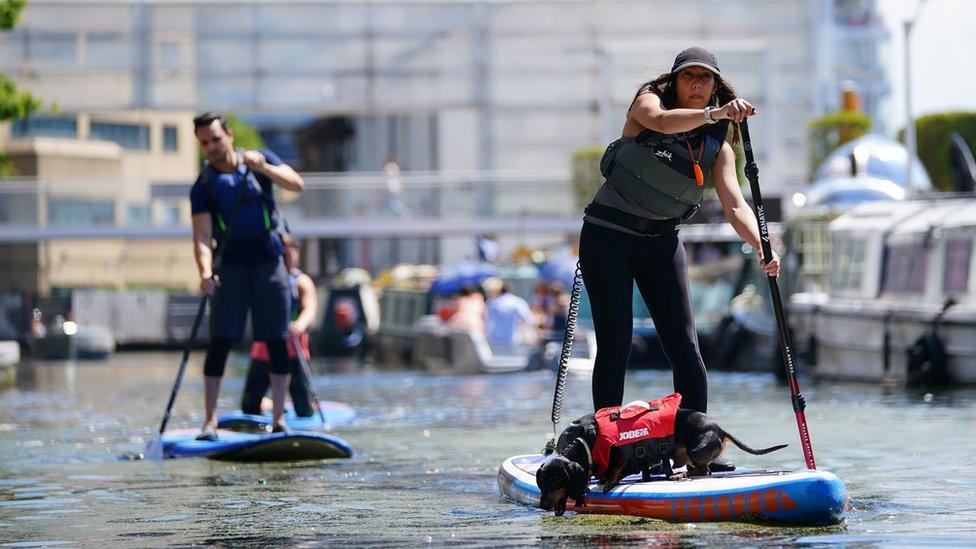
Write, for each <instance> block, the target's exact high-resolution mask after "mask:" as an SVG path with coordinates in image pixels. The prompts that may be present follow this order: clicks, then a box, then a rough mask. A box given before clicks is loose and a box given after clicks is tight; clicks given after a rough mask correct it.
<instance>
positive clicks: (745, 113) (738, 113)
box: [712, 97, 758, 123]
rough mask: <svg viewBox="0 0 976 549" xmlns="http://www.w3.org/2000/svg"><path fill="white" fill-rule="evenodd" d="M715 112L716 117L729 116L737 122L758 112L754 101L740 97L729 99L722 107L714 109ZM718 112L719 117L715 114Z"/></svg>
mask: <svg viewBox="0 0 976 549" xmlns="http://www.w3.org/2000/svg"><path fill="white" fill-rule="evenodd" d="M713 113H714V114H713V115H712V116H713V117H715V118H720V119H721V118H728V119H729V120H731V121H733V122H736V123H738V122H742V121H743V120H745V119H746V118H747V117H750V116H755V115H756V114H758V112H757V111H756V108H755V107H753V106H752V103H750V102H748V101H746V100H745V99H742V98H739V97H736V98H735V99H733V100H732V101H729V102H728V103H726V104H725V105H724V106H723V107H722V108H720V109H718V110H716V111H713ZM716 114H717V115H718V116H717V117H716V116H715V115H716Z"/></svg>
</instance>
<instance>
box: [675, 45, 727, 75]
mask: <svg viewBox="0 0 976 549" xmlns="http://www.w3.org/2000/svg"><path fill="white" fill-rule="evenodd" d="M686 67H705V68H706V69H708V70H710V71H712V72H714V73H715V74H722V72H721V71H720V70H718V61H716V60H715V56H714V55H712V54H711V52H709V51H708V50H706V49H705V48H699V47H697V46H696V47H693V48H688V49H686V50H684V51H682V52H681V53H679V54H678V56H677V57H675V58H674V66H673V67H671V74H674V73H676V72H678V71H680V70H681V69H684V68H686Z"/></svg>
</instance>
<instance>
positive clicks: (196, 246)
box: [192, 213, 216, 294]
mask: <svg viewBox="0 0 976 549" xmlns="http://www.w3.org/2000/svg"><path fill="white" fill-rule="evenodd" d="M192 219H193V258H194V259H196V262H197V271H198V272H199V273H200V291H201V292H203V293H205V294H210V293H213V290H214V286H215V284H214V282H215V281H214V279H215V278H216V277H215V276H214V273H213V250H212V249H211V248H210V246H211V245H212V242H213V225H212V220H211V218H210V214H209V213H198V214H193V218H192Z"/></svg>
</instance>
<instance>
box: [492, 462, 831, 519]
mask: <svg viewBox="0 0 976 549" xmlns="http://www.w3.org/2000/svg"><path fill="white" fill-rule="evenodd" d="M549 459H550V456H544V455H542V454H529V455H524V456H514V457H511V458H508V459H507V460H505V462H504V463H502V466H501V467H500V468H499V470H498V488H499V490H501V493H502V495H503V496H505V497H507V498H509V499H511V500H514V501H516V502H518V503H522V504H525V505H531V506H533V507H538V505H539V497H540V496H541V491H540V490H539V487H538V486H537V485H536V480H535V473H536V470H538V469H539V467H541V466H542V464H543V463H545V462H546V461H548V460H549ZM657 478H658V479H659V480H658V479H655V480H652V481H650V482H640V475H633V476H630V477H627V478H626V479H624V480H623V481H622V482H621V484H620V485H618V486H616V487H615V488H614V489H613V490H611V491H610V492H608V493H604V492H603V486H602V485H600V484H598V483H596V482H592V483H591V484H590V487H589V491H588V492H587V494H586V499H585V500H584V505H583V506H582V507H576V506H575V505H574V503H575V502H573V500H572V499H570V500H569V501H568V502H567V505H566V510H567V511H575V512H578V513H599V514H608V515H635V516H642V517H651V518H656V519H661V520H667V521H673V522H702V521H722V520H732V521H759V522H767V521H768V522H782V523H790V524H816V525H823V524H835V523H838V522H840V521H841V520H842V518H843V514H844V508H845V506H846V504H847V490H846V488H845V486H844V483H843V481H841V480H840V479H839V478H838V477H837V476H836V475H834V474H833V473H829V472H827V471H807V470H803V471H732V472H728V473H712V474H711V475H709V476H707V477H692V478H690V479H688V480H678V481H669V480H665V479H664V477H663V476H659V477H657Z"/></svg>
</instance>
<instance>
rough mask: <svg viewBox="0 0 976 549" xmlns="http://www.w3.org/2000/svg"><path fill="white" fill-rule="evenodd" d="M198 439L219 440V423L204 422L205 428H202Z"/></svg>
mask: <svg viewBox="0 0 976 549" xmlns="http://www.w3.org/2000/svg"><path fill="white" fill-rule="evenodd" d="M197 440H209V441H214V440H217V424H216V423H209V422H208V423H204V424H203V428H202V429H200V434H199V435H197Z"/></svg>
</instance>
